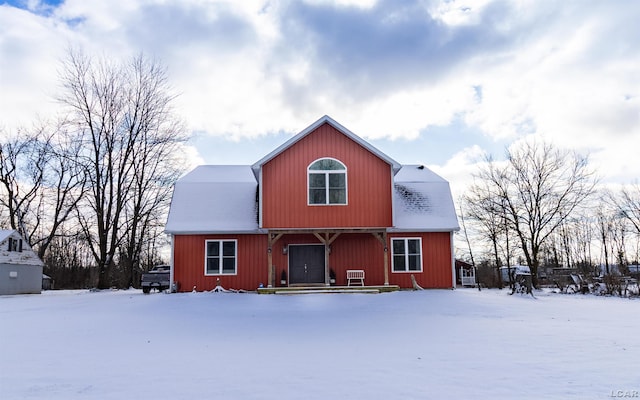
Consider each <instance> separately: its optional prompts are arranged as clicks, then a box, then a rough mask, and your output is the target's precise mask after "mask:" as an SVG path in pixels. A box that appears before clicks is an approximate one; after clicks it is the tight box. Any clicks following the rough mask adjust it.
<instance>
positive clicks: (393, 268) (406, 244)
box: [391, 236, 424, 274]
mask: <svg viewBox="0 0 640 400" xmlns="http://www.w3.org/2000/svg"><path fill="white" fill-rule="evenodd" d="M395 240H402V241H403V242H404V251H405V254H404V265H405V269H404V270H396V265H395V264H396V263H395V261H396V260H395V258H396V254H395V251H394V246H393V242H394V241H395ZM409 240H417V241H418V249H419V251H420V253H419V256H420V257H419V260H420V269H417V270H411V269H409V256H410V255H411V254H410V253H409V252H408V249H409ZM422 253H423V250H422V238H421V237H419V236H418V237H394V238H391V272H392V273H395V274H406V273H420V272H424V261H423V255H422ZM413 255H415V254H413Z"/></svg>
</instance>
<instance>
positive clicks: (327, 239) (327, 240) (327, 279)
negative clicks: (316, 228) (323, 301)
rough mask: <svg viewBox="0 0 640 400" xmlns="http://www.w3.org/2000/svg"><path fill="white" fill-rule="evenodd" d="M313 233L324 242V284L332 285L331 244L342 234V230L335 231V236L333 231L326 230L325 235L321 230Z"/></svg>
mask: <svg viewBox="0 0 640 400" xmlns="http://www.w3.org/2000/svg"><path fill="white" fill-rule="evenodd" d="M313 235H314V236H315V237H316V238H318V240H319V241H320V242H321V243H323V244H324V284H325V286H331V273H330V268H329V256H330V255H331V244H332V243H333V242H334V241H335V240H336V239H337V238H338V236H340V232H335V233H334V234H333V236H331V232H324V236H322V235H321V234H320V233H319V232H313Z"/></svg>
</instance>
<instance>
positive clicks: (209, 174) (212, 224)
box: [165, 165, 259, 234]
mask: <svg viewBox="0 0 640 400" xmlns="http://www.w3.org/2000/svg"><path fill="white" fill-rule="evenodd" d="M257 191H258V182H257V181H256V179H255V177H254V176H253V174H252V173H251V167H250V166H249V165H202V166H199V167H197V168H196V169H194V170H193V171H191V172H189V173H188V174H187V175H185V176H183V177H182V178H180V179H179V180H178V182H176V184H175V187H174V189H173V198H172V199H171V209H170V210H169V217H168V219H167V225H166V227H165V231H166V232H168V233H176V234H180V233H190V234H196V233H216V232H224V233H255V232H259V229H258V209H257Z"/></svg>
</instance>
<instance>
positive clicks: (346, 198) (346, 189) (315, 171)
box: [307, 157, 349, 206]
mask: <svg viewBox="0 0 640 400" xmlns="http://www.w3.org/2000/svg"><path fill="white" fill-rule="evenodd" d="M322 160H332V161H335V162H337V163H339V164H340V165H342V166H343V167H344V169H339V170H329V169H326V170H322V169H313V170H312V169H310V168H311V166H312V165H313V164H315V163H317V162H318V161H322ZM347 171H348V170H347V165H346V164H345V163H343V162H342V161H340V160H338V159H337V158H333V157H320V158H318V159H315V160H313V161H312V162H310V163H309V165H308V166H307V205H308V206H346V205H349V183H348V173H347ZM311 174H318V175H320V174H324V179H325V188H324V190H325V202H324V203H312V202H311V193H310V192H311V187H310V185H311V179H310V178H311ZM332 174H333V175H339V174H344V203H330V202H329V199H330V195H329V193H330V189H331V187H330V186H329V176H330V175H332Z"/></svg>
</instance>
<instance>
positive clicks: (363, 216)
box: [261, 124, 392, 228]
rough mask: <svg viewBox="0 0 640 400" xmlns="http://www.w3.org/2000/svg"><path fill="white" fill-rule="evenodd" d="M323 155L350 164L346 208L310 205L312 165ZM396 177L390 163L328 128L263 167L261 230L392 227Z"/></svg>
mask: <svg viewBox="0 0 640 400" xmlns="http://www.w3.org/2000/svg"><path fill="white" fill-rule="evenodd" d="M323 157H332V158H335V159H337V160H340V161H341V162H342V163H344V164H345V165H346V166H347V193H348V200H347V202H348V204H347V205H331V206H318V205H314V206H308V205H307V167H308V166H309V164H311V163H312V162H313V161H315V160H317V159H318V158H323ZM391 176H392V175H391V166H390V165H389V164H388V163H387V162H385V161H383V160H382V159H380V158H378V157H377V156H376V155H374V154H373V153H371V152H370V151H368V150H367V149H365V148H364V147H362V146H361V145H360V144H358V143H356V142H354V141H353V140H351V139H350V138H348V137H347V136H345V135H344V134H342V133H341V132H339V131H337V130H336V129H335V128H334V127H333V126H331V125H329V124H324V125H322V126H320V127H318V129H316V130H315V131H314V132H311V133H310V134H308V135H307V136H305V137H304V138H302V139H301V140H300V141H299V142H297V143H295V144H294V145H292V146H291V147H289V148H288V149H287V150H286V151H284V152H283V153H281V154H279V155H278V156H276V157H275V158H274V159H272V160H270V161H269V162H267V163H266V164H265V165H263V166H262V185H261V191H262V226H263V227H265V228H327V227H333V228H336V227H388V226H391V224H392V216H391V214H392V213H391Z"/></svg>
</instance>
